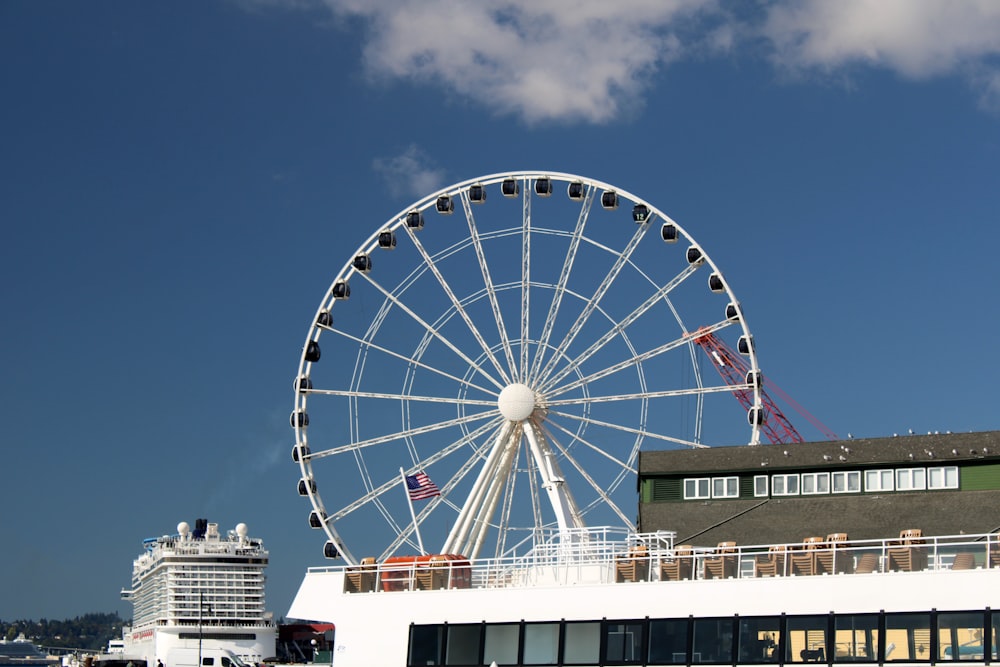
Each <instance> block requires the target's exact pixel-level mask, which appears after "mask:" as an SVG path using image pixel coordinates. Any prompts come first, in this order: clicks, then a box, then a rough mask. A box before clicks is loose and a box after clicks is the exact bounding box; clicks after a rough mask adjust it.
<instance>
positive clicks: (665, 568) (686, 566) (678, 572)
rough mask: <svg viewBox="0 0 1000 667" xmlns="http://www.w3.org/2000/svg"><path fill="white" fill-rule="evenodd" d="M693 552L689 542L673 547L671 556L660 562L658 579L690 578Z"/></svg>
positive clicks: (679, 579)
mask: <svg viewBox="0 0 1000 667" xmlns="http://www.w3.org/2000/svg"><path fill="white" fill-rule="evenodd" d="M693 563H694V554H693V553H692V549H691V545H690V544H682V545H680V546H678V547H677V548H676V549H674V555H673V557H672V558H668V559H666V560H664V561H662V562H661V563H660V579H661V580H663V581H681V580H682V579H690V578H691V574H692V573H693V572H694V567H693Z"/></svg>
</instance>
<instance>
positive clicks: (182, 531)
mask: <svg viewBox="0 0 1000 667" xmlns="http://www.w3.org/2000/svg"><path fill="white" fill-rule="evenodd" d="M189 532H191V526H189V525H188V522H187V521H181V522H180V523H179V524H177V534H178V535H180V536H181V537H187V534H188V533H189Z"/></svg>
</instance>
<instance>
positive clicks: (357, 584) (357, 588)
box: [344, 556, 378, 593]
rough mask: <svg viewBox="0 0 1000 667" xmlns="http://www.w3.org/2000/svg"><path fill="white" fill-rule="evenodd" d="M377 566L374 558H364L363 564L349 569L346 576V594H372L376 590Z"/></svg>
mask: <svg viewBox="0 0 1000 667" xmlns="http://www.w3.org/2000/svg"><path fill="white" fill-rule="evenodd" d="M377 567H378V566H377V565H376V563H375V559H374V558H372V557H370V556H369V557H367V558H362V559H361V564H360V565H357V566H355V567H349V568H347V571H346V572H345V576H344V592H345V593H371V592H372V591H374V590H375V574H376V569H377Z"/></svg>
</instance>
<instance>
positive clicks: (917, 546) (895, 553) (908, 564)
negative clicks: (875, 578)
mask: <svg viewBox="0 0 1000 667" xmlns="http://www.w3.org/2000/svg"><path fill="white" fill-rule="evenodd" d="M899 541H900V545H899V546H893V547H890V548H889V549H888V551H887V552H886V553H887V555H888V557H889V567H888V569H889V570H892V571H894V572H916V571H918V570H925V569H927V549H926V548H925V547H924V546H923V544H924V540H923V531H921V530H920V529H919V528H908V529H906V530H903V531H900V533H899Z"/></svg>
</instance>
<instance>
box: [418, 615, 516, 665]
mask: <svg viewBox="0 0 1000 667" xmlns="http://www.w3.org/2000/svg"><path fill="white" fill-rule="evenodd" d="M443 640H444V627H443V626H440V625H414V626H411V627H410V657H409V662H408V664H410V665H440V664H441V652H442V651H441V649H442V648H443V646H442V641H443ZM514 660H515V661H516V660H517V658H514Z"/></svg>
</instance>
